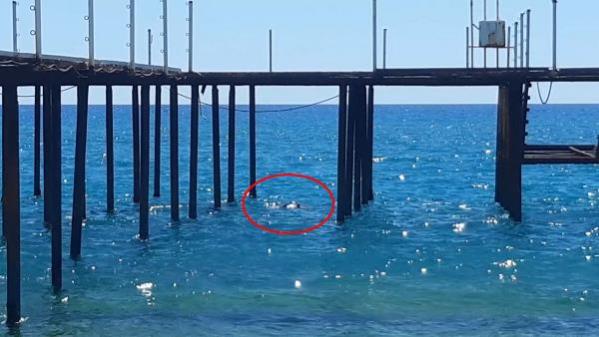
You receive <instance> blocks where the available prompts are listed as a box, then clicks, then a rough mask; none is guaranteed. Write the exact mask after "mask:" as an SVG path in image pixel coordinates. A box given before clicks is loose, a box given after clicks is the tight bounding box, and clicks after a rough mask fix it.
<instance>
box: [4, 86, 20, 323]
mask: <svg viewBox="0 0 599 337" xmlns="http://www.w3.org/2000/svg"><path fill="white" fill-rule="evenodd" d="M19 179H20V177H19V102H18V98H17V87H16V86H4V87H2V201H3V202H2V229H3V234H4V238H5V240H6V324H7V325H8V326H14V325H17V324H18V323H19V321H20V320H21V195H20V188H21V186H20V180H19Z"/></svg>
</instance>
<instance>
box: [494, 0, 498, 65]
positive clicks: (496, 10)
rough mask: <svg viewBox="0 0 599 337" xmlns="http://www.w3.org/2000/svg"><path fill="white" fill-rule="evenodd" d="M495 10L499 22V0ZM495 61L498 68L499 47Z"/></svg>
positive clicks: (496, 50) (496, 49)
mask: <svg viewBox="0 0 599 337" xmlns="http://www.w3.org/2000/svg"><path fill="white" fill-rule="evenodd" d="M495 12H496V13H497V22H499V0H497V3H496V7H495ZM495 61H496V63H497V68H499V48H495Z"/></svg>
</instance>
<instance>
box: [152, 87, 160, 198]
mask: <svg viewBox="0 0 599 337" xmlns="http://www.w3.org/2000/svg"><path fill="white" fill-rule="evenodd" d="M155 95H156V97H155V100H156V105H155V106H154V197H155V198H158V197H160V165H161V164H160V163H161V161H160V153H161V149H162V138H161V131H162V130H161V127H162V126H161V124H162V87H161V86H159V85H157V86H156V92H155Z"/></svg>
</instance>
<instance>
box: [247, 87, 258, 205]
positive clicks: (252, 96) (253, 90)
mask: <svg viewBox="0 0 599 337" xmlns="http://www.w3.org/2000/svg"><path fill="white" fill-rule="evenodd" d="M249 118H250V122H249V129H250V130H249V134H250V186H252V185H254V184H255V183H256V87H255V86H250V117H249ZM257 197H258V191H257V188H253V189H252V190H251V191H250V198H254V199H255V198H257Z"/></svg>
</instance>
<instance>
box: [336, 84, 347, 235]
mask: <svg viewBox="0 0 599 337" xmlns="http://www.w3.org/2000/svg"><path fill="white" fill-rule="evenodd" d="M338 132H339V136H338V147H337V223H338V224H342V223H343V222H345V207H346V203H345V200H346V197H345V187H346V182H345V180H346V173H345V169H346V165H347V164H346V143H347V86H345V85H342V86H341V87H339V131H338Z"/></svg>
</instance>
